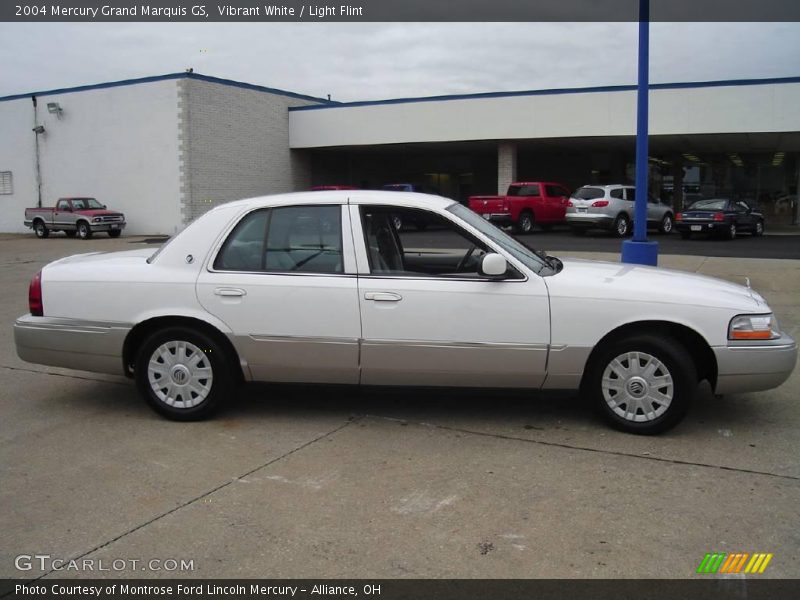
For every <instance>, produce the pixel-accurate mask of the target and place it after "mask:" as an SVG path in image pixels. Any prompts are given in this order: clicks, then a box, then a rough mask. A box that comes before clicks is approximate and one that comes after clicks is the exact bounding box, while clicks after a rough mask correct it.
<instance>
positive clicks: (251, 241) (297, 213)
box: [214, 206, 344, 273]
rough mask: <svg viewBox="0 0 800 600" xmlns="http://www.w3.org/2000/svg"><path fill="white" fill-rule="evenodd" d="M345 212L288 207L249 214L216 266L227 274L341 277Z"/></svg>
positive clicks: (320, 208)
mask: <svg viewBox="0 0 800 600" xmlns="http://www.w3.org/2000/svg"><path fill="white" fill-rule="evenodd" d="M341 212H342V211H341V207H339V206H287V207H281V208H272V209H265V210H258V211H254V212H251V213H250V214H248V215H247V216H245V217H244V218H243V219H242V220H241V221H240V222H239V223H238V224H237V225H236V227H235V228H234V230H233V231H232V232H231V234H230V235H229V236H228V239H227V240H225V244H224V245H223V247H222V250H221V251H220V253H219V254H218V255H217V259H216V260H215V261H214V268H215V269H218V270H223V271H268V272H269V271H271V272H281V273H284V272H299V273H343V272H344V264H343V260H342V227H341Z"/></svg>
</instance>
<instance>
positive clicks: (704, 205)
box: [689, 200, 728, 210]
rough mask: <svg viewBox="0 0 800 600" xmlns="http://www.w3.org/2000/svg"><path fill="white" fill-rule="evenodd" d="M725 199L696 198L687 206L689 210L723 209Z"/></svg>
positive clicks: (726, 202)
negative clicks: (695, 200)
mask: <svg viewBox="0 0 800 600" xmlns="http://www.w3.org/2000/svg"><path fill="white" fill-rule="evenodd" d="M726 204H728V201H727V200H698V201H697V202H695V203H694V204H692V205H691V206H690V207H689V210H725V205H726Z"/></svg>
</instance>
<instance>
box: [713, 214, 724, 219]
mask: <svg viewBox="0 0 800 600" xmlns="http://www.w3.org/2000/svg"><path fill="white" fill-rule="evenodd" d="M714 220H715V221H724V220H725V215H723V214H722V213H714Z"/></svg>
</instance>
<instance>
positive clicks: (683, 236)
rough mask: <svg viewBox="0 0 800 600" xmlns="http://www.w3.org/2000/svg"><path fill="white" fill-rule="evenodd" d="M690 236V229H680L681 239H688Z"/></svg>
mask: <svg viewBox="0 0 800 600" xmlns="http://www.w3.org/2000/svg"><path fill="white" fill-rule="evenodd" d="M690 237H692V232H691V231H681V239H682V240H688V239H689V238H690Z"/></svg>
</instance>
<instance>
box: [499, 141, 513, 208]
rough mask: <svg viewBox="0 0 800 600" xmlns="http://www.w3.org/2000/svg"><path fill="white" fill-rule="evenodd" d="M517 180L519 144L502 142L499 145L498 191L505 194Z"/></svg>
mask: <svg viewBox="0 0 800 600" xmlns="http://www.w3.org/2000/svg"><path fill="white" fill-rule="evenodd" d="M516 180H517V145H516V144H515V143H514V142H500V143H499V144H498V145H497V193H498V194H501V195H502V194H505V193H506V192H507V191H508V186H509V185H510V184H512V183H514V182H515V181H516Z"/></svg>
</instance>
